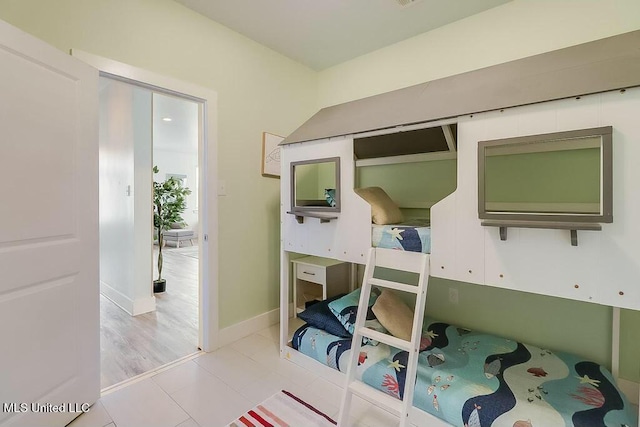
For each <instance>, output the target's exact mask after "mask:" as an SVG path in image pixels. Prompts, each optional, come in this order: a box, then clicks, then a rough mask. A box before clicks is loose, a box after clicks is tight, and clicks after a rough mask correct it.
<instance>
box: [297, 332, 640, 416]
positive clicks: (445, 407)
mask: <svg viewBox="0 0 640 427" xmlns="http://www.w3.org/2000/svg"><path fill="white" fill-rule="evenodd" d="M425 325H426V327H425V328H424V333H423V337H422V346H421V352H420V356H419V365H418V377H417V381H416V387H415V396H414V401H413V404H414V406H416V407H418V408H420V409H422V410H423V411H426V412H428V413H430V414H432V415H434V416H436V417H438V418H441V419H443V420H445V421H447V422H448V423H450V424H452V425H454V426H468V427H480V426H482V427H489V426H491V427H556V426H559V427H560V426H576V427H591V426H610V427H625V426H627V427H632V426H637V425H638V424H637V423H638V419H637V413H636V412H635V409H634V408H633V407H632V406H630V405H629V403H628V402H627V400H626V398H625V397H624V395H623V394H622V393H621V392H620V391H619V390H618V389H617V387H616V385H615V382H614V380H613V378H612V375H611V374H610V373H609V372H608V371H607V369H606V368H604V367H602V366H600V365H598V364H596V363H594V362H590V361H586V360H582V359H581V358H579V357H577V356H574V355H571V354H567V353H559V352H552V351H550V350H547V349H542V348H538V347H535V346H532V345H529V344H523V343H520V342H516V341H512V340H508V339H504V338H499V337H496V336H492V335H488V334H482V333H477V332H472V331H469V330H467V329H463V328H459V327H456V326H453V325H449V324H446V323H442V322H437V321H430V322H425ZM293 346H294V348H296V349H297V350H299V351H300V352H302V353H304V354H306V355H308V356H310V357H312V358H314V359H316V360H318V361H319V362H321V363H323V364H325V365H328V366H330V367H332V368H334V369H337V370H340V371H343V372H346V369H347V364H348V361H349V357H350V348H351V340H350V339H345V338H340V337H336V336H333V335H331V334H329V333H327V332H325V331H323V330H320V329H317V328H314V327H311V326H309V325H303V326H302V327H301V328H300V329H298V330H297V331H296V333H295V334H294V337H293ZM407 359H408V354H407V352H405V351H401V350H398V349H396V348H393V347H390V346H388V345H386V344H382V343H381V344H379V345H377V346H371V345H364V346H363V347H362V351H361V352H360V355H359V367H358V370H357V374H356V375H357V377H358V378H359V379H360V380H361V381H364V382H365V383H367V384H369V385H370V386H373V387H375V388H376V389H378V390H382V391H384V392H386V393H388V394H390V395H392V396H395V397H398V398H402V391H403V389H404V382H405V372H406V370H405V367H406V365H407Z"/></svg>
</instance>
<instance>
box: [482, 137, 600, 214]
mask: <svg viewBox="0 0 640 427" xmlns="http://www.w3.org/2000/svg"><path fill="white" fill-rule="evenodd" d="M489 150H490V149H487V152H489ZM485 200H486V202H488V203H490V202H512V203H554V204H556V203H561V204H563V203H586V204H589V205H591V204H595V205H599V203H600V149H599V148H588V149H580V150H564V151H548V152H543V153H525V154H508V155H500V156H488V157H487V158H486V161H485Z"/></svg>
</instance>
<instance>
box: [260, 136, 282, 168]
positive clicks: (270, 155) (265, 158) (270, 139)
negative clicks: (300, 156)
mask: <svg viewBox="0 0 640 427" xmlns="http://www.w3.org/2000/svg"><path fill="white" fill-rule="evenodd" d="M283 139H284V138H283V137H281V136H278V135H274V134H272V133H269V132H262V176H269V177H273V178H280V146H279V145H278V144H280V143H281V142H282V140H283Z"/></svg>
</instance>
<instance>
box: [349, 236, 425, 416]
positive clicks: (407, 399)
mask: <svg viewBox="0 0 640 427" xmlns="http://www.w3.org/2000/svg"><path fill="white" fill-rule="evenodd" d="M375 267H383V268H390V269H394V270H401V271H408V272H412V273H417V274H418V275H419V279H418V285H417V286H415V285H407V284H404V283H399V282H392V281H388V280H381V279H376V278H374V277H373V274H374V270H375ZM428 276H429V255H427V254H422V253H417V252H404V251H398V250H392V249H381V248H372V249H371V250H370V251H369V258H368V260H367V265H366V268H365V272H364V279H363V283H362V289H361V292H360V301H359V304H358V314H357V316H356V324H355V328H354V334H353V340H352V341H351V357H350V359H349V365H348V367H347V379H346V382H345V386H344V391H343V395H342V403H341V405H340V414H339V415H338V426H339V427H347V426H348V423H349V411H350V408H351V400H352V397H353V395H354V394H356V395H358V396H360V397H362V398H363V399H365V400H367V401H369V402H371V403H374V404H376V405H378V406H381V407H383V408H384V409H386V410H388V411H389V412H391V413H394V414H396V415H397V416H398V417H399V418H400V427H406V426H408V425H409V412H410V410H411V407H412V406H413V392H414V388H415V384H416V373H417V366H418V354H419V351H420V340H421V338H422V322H423V318H424V309H425V304H426V296H427V283H428ZM372 285H374V286H376V287H378V288H389V289H394V290H396V291H401V292H408V293H411V294H415V295H416V299H415V301H416V303H415V309H414V315H413V329H412V331H411V341H406V340H403V339H400V338H396V337H394V336H391V335H387V334H384V333H381V332H378V331H374V330H373V329H370V328H367V327H365V326H364V324H365V320H366V317H367V311H368V304H369V296H370V295H371V287H372ZM363 337H367V338H371V339H373V340H376V341H379V342H381V343H385V344H388V345H390V346H392V347H396V348H399V349H401V350H404V351H406V352H408V353H409V360H408V363H407V367H406V369H407V371H406V380H405V383H404V393H403V394H402V396H403V399H402V400H399V399H396V398H395V397H393V396H391V395H389V394H387V393H384V392H382V391H379V390H376V389H374V388H373V387H370V386H368V385H367V384H365V383H363V382H361V381H359V380H357V379H356V371H357V368H358V356H359V355H360V349H361V347H362V338H363Z"/></svg>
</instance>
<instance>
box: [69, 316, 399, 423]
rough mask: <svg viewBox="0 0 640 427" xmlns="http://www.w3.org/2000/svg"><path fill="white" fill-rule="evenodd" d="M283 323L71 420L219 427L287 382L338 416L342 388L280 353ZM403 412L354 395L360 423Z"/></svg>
mask: <svg viewBox="0 0 640 427" xmlns="http://www.w3.org/2000/svg"><path fill="white" fill-rule="evenodd" d="M278 333H279V329H278V325H274V326H272V327H270V328H267V329H264V330H262V331H260V332H258V333H256V334H253V335H251V336H249V337H246V338H243V339H240V340H238V341H236V342H234V343H232V344H229V345H227V346H225V347H223V348H220V349H218V350H216V351H214V352H212V353H206V354H203V355H201V356H198V357H196V358H194V359H192V360H188V361H186V362H184V363H181V364H179V365H177V366H174V367H172V368H170V369H168V370H165V371H162V372H160V373H157V374H155V375H153V376H151V377H149V378H146V379H143V380H141V381H138V382H135V383H132V384H131V385H128V386H126V387H124V388H121V389H117V390H116V391H113V392H111V393H109V394H106V395H104V396H102V397H101V398H100V400H98V402H96V403H95V404H94V405H93V406H92V407H91V411H89V412H88V413H86V414H83V415H81V416H80V417H78V418H77V419H76V420H74V421H73V422H72V423H71V424H69V427H145V426H149V427H178V426H179V427H198V426H201V427H216V426H224V425H226V424H227V423H229V422H231V421H233V420H234V419H235V418H237V417H238V416H240V415H242V414H243V413H244V412H245V411H247V410H249V409H251V408H252V407H253V406H255V405H256V404H258V403H260V402H262V401H263V400H265V399H267V398H268V397H270V396H271V395H273V394H274V393H276V392H277V391H278V390H282V389H286V390H289V391H291V392H292V393H294V394H295V395H297V396H299V397H300V398H302V399H303V400H305V401H307V402H308V403H310V404H312V405H314V406H315V407H317V408H318V409H319V410H321V411H323V412H324V413H326V414H327V415H329V416H330V417H332V418H334V419H336V418H337V417H338V411H339V408H340V397H341V394H342V389H341V388H340V387H338V386H336V385H334V384H332V383H330V382H328V381H326V380H325V379H323V378H320V377H318V376H317V375H315V374H314V373H313V372H311V371H308V370H306V369H304V368H301V367H300V366H298V365H295V364H294V363H292V362H289V361H286V360H281V359H280V358H279V352H278V344H277V342H278ZM397 424H398V419H397V418H396V417H394V416H393V415H391V414H389V413H388V412H385V411H383V410H381V409H379V408H376V407H374V406H373V405H371V404H369V403H367V402H365V401H364V400H362V399H359V398H357V397H354V404H353V409H352V425H353V426H354V427H388V426H395V425H397Z"/></svg>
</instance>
